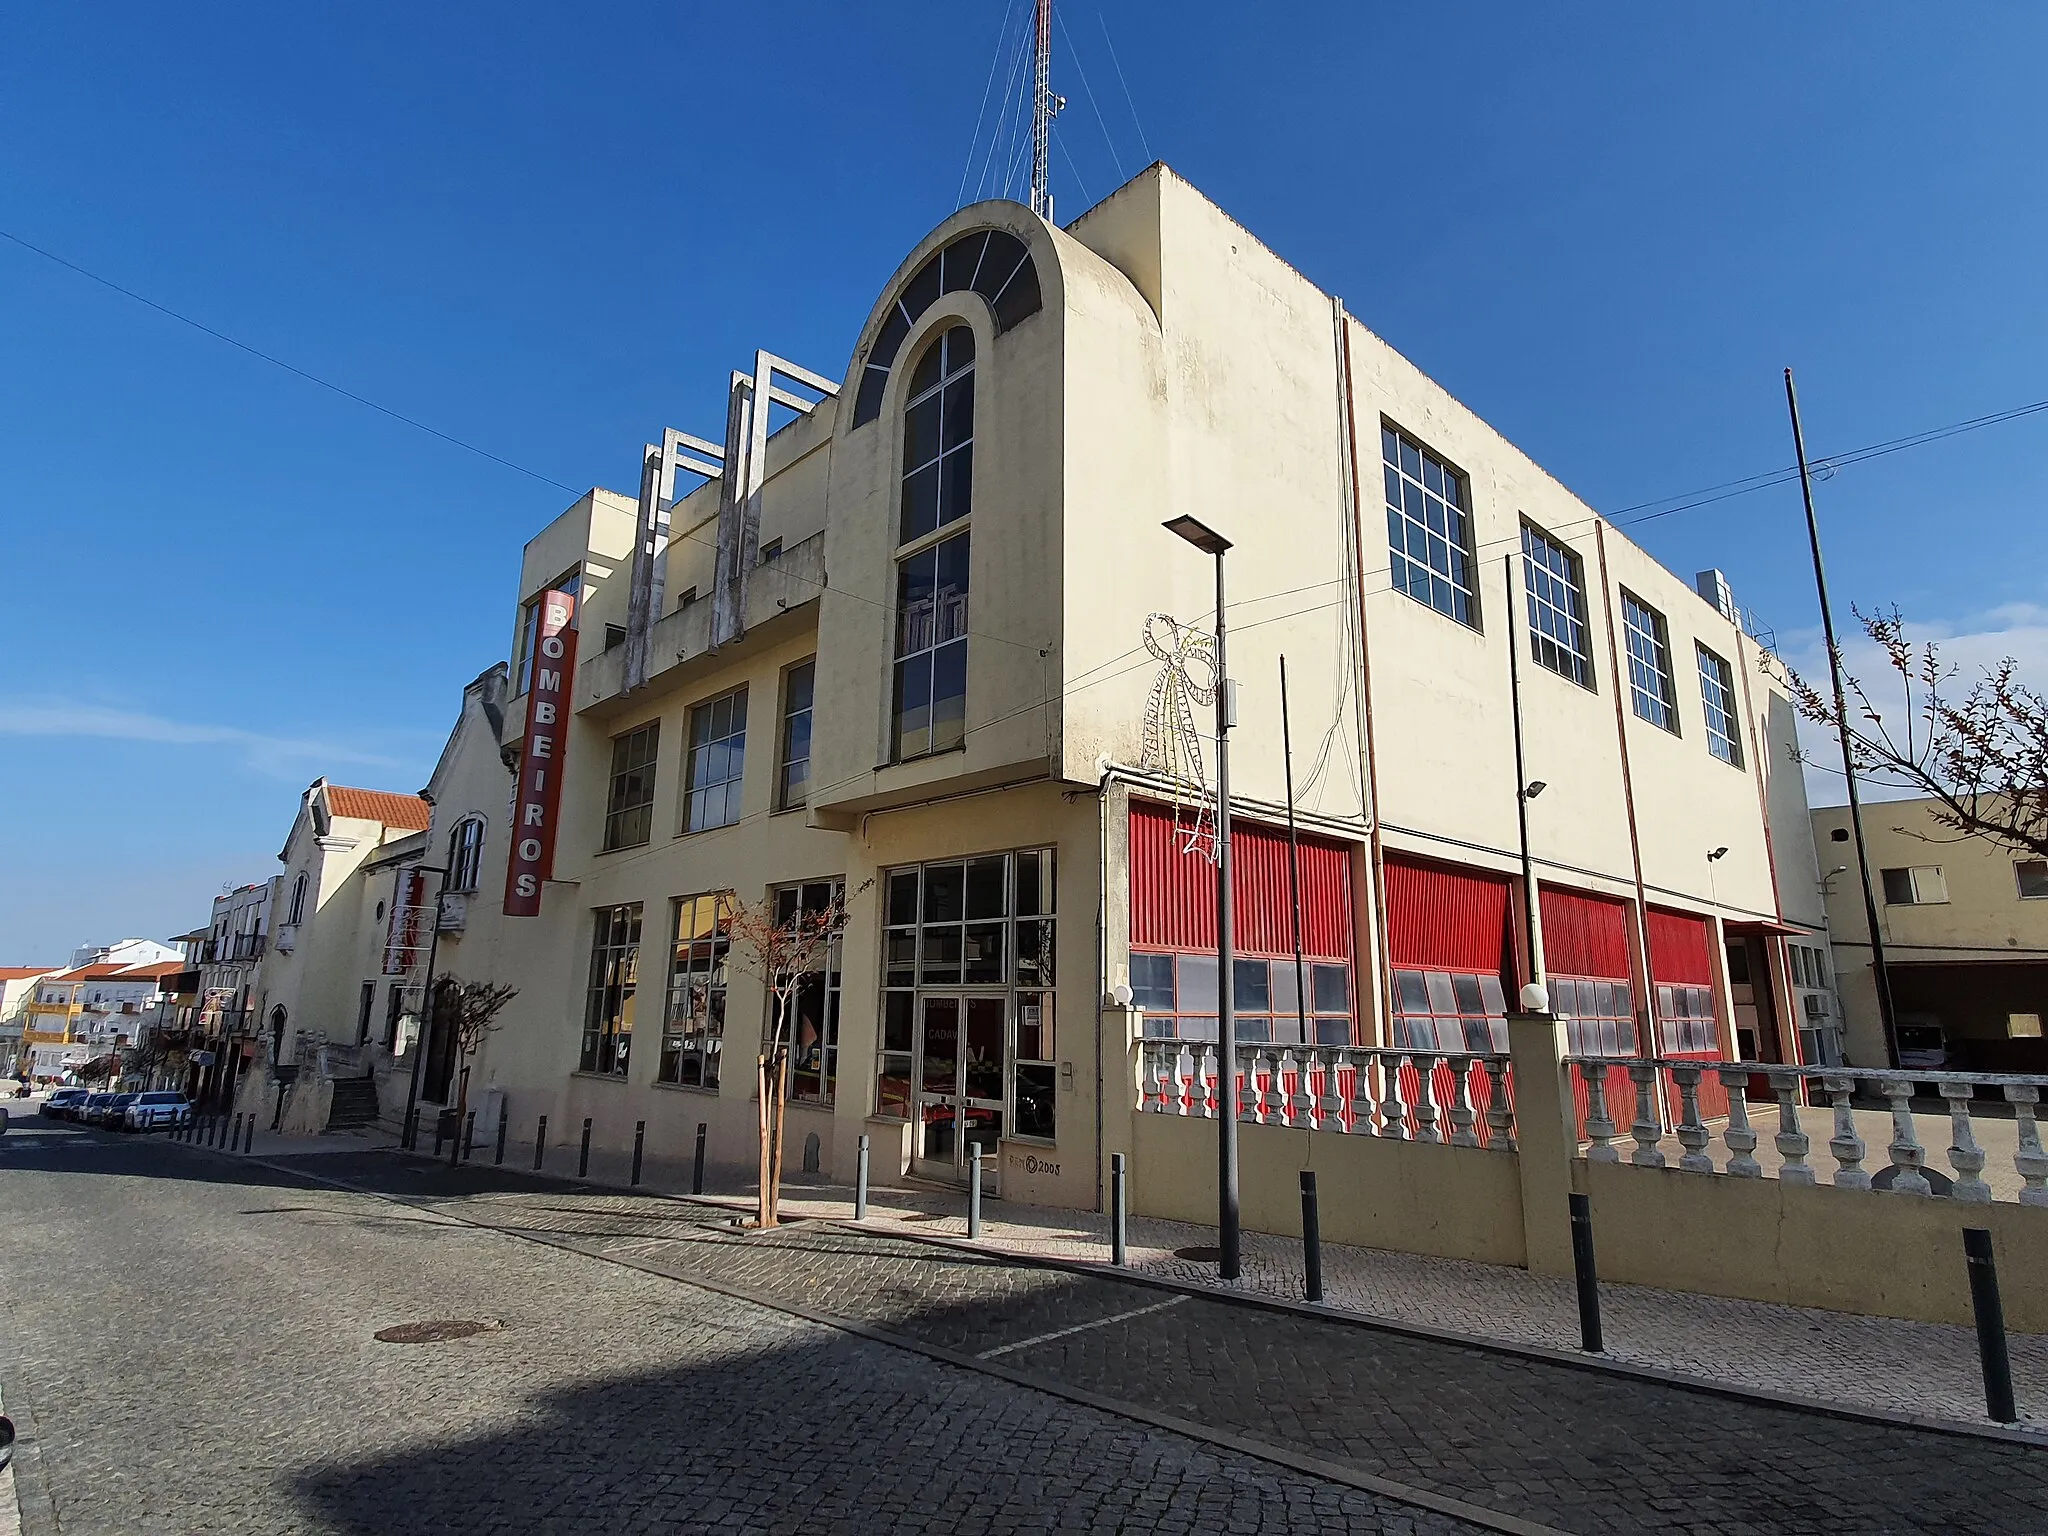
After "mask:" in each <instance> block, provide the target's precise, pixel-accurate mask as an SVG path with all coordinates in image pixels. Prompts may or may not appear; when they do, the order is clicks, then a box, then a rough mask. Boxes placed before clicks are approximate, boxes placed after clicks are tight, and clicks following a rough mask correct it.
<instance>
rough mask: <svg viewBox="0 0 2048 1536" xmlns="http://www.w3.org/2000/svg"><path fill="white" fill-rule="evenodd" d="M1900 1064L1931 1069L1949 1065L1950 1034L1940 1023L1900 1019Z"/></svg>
mask: <svg viewBox="0 0 2048 1536" xmlns="http://www.w3.org/2000/svg"><path fill="white" fill-rule="evenodd" d="M1899 1065H1900V1066H1901V1067H1903V1068H1906V1069H1907V1070H1909V1071H1910V1070H1913V1069H1915V1068H1918V1069H1919V1070H1921V1071H1923V1072H1924V1071H1929V1070H1931V1069H1934V1068H1939V1067H1945V1066H1947V1065H1948V1035H1947V1033H1946V1032H1945V1031H1944V1030H1943V1029H1942V1027H1941V1026H1940V1025H1939V1024H1935V1023H1909V1022H1908V1021H1906V1020H1904V1019H1901V1020H1900V1021H1899Z"/></svg>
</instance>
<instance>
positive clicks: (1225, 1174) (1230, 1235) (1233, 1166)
mask: <svg viewBox="0 0 2048 1536" xmlns="http://www.w3.org/2000/svg"><path fill="white" fill-rule="evenodd" d="M1165 526H1166V530H1167V532H1169V533H1172V534H1174V535H1176V536H1178V537H1179V538H1183V539H1185V540H1187V542H1188V543H1190V544H1192V545H1194V546H1195V548H1197V549H1199V550H1200V551H1201V552H1202V553H1203V554H1205V555H1212V556H1214V557H1215V560H1216V1055H1217V1062H1218V1071H1217V1077H1218V1079H1219V1081H1218V1084H1217V1087H1218V1090H1219V1097H1220V1099H1221V1101H1222V1102H1221V1103H1220V1104H1219V1105H1218V1106H1217V1107H1218V1109H1219V1111H1220V1113H1219V1114H1218V1115H1217V1119H1216V1238H1217V1242H1216V1248H1217V1261H1216V1273H1217V1275H1218V1276H1219V1277H1220V1278H1222V1279H1224V1280H1235V1279H1236V1278H1237V1276H1238V1269H1239V1264H1240V1251H1241V1248H1242V1242H1241V1239H1240V1234H1239V1225H1238V1199H1237V1015H1236V1011H1235V1003H1236V999H1235V997H1234V996H1233V995H1232V993H1233V989H1232V985H1231V983H1232V980H1233V978H1232V976H1231V966H1232V961H1233V958H1234V957H1233V953H1232V950H1233V945H1234V939H1235V935H1234V933H1233V932H1232V927H1233V923H1234V920H1235V918H1236V903H1235V900H1234V898H1233V894H1232V891H1231V888H1230V728H1231V726H1232V725H1234V724H1236V716H1237V698H1236V694H1235V691H1234V689H1233V687H1232V684H1231V682H1230V669H1229V665H1228V662H1227V659H1226V656H1225V652H1224V619H1223V613H1224V608H1223V556H1224V555H1225V553H1227V552H1228V551H1229V549H1230V540H1228V539H1226V538H1224V537H1223V535H1222V534H1220V533H1218V532H1216V530H1215V529H1213V528H1210V527H1209V526H1207V525H1206V524H1204V523H1202V522H1200V521H1198V520H1196V519H1195V518H1192V517H1176V518H1174V519H1172V520H1171V521H1169V522H1168V523H1167V524H1166V525H1165Z"/></svg>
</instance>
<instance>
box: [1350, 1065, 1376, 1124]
mask: <svg viewBox="0 0 2048 1536" xmlns="http://www.w3.org/2000/svg"><path fill="white" fill-rule="evenodd" d="M1379 1059H1380V1053H1379V1052H1378V1051H1374V1050H1362V1051H1360V1052H1358V1053H1357V1054H1356V1055H1355V1056H1353V1057H1352V1058H1351V1064H1352V1066H1353V1067H1354V1068H1355V1070H1354V1071H1353V1072H1352V1074H1351V1132H1352V1134H1353V1135H1354V1136H1371V1135H1374V1134H1376V1133H1377V1132H1376V1127H1375V1125H1374V1123H1373V1111H1374V1108H1375V1105H1374V1102H1373V1093H1374V1091H1375V1090H1374V1089H1373V1085H1372V1075H1373V1073H1374V1072H1376V1071H1378V1070H1379Z"/></svg>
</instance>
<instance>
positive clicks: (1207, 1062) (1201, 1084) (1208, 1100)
mask: <svg viewBox="0 0 2048 1536" xmlns="http://www.w3.org/2000/svg"><path fill="white" fill-rule="evenodd" d="M1192 1055H1193V1057H1194V1068H1195V1080H1194V1083H1193V1084H1192V1085H1191V1092H1192V1094H1193V1102H1192V1106H1191V1107H1192V1108H1193V1109H1194V1112H1195V1116H1196V1118H1197V1119H1201V1120H1212V1119H1214V1118H1215V1116H1216V1105H1217V1103H1218V1102H1219V1101H1218V1100H1217V1099H1215V1098H1214V1097H1212V1093H1213V1087H1214V1083H1215V1071H1216V1047H1215V1046H1214V1045H1211V1044H1209V1043H1208V1042H1206V1041H1205V1042H1203V1043H1202V1044H1200V1045H1198V1046H1196V1047H1195V1049H1194V1051H1193V1052H1192Z"/></svg>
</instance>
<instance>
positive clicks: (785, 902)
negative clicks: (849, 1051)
mask: <svg viewBox="0 0 2048 1536" xmlns="http://www.w3.org/2000/svg"><path fill="white" fill-rule="evenodd" d="M845 899H846V879H845V877H844V876H842V875H834V876H832V877H831V878H829V879H824V880H795V881H790V882H788V883H786V884H783V885H775V886H770V887H769V889H768V900H769V902H770V903H771V904H772V906H773V910H774V916H775V922H776V924H777V925H778V926H780V925H781V924H783V923H786V922H788V921H789V920H790V919H791V918H792V917H794V916H795V915H796V913H797V911H798V910H799V909H802V910H805V911H813V912H818V911H823V910H825V907H826V906H827V905H829V904H831V903H833V902H844V901H845ZM812 977H817V978H818V997H819V1003H820V1006H819V1009H818V1016H819V1019H818V1038H817V1041H816V1042H815V1044H816V1050H817V1058H816V1062H815V1065H814V1066H812V1067H811V1068H810V1069H809V1077H810V1081H811V1083H812V1087H811V1088H810V1089H809V1091H806V1090H805V1088H804V1087H803V1083H804V1076H805V1072H806V1068H805V1066H804V1063H803V1060H802V1058H801V1057H800V1055H799V1051H800V1049H801V1042H800V1041H798V1040H797V1039H796V1038H795V1036H794V1032H792V1035H791V1038H790V1040H789V1056H788V1069H787V1070H788V1073H789V1097H790V1100H791V1102H793V1103H797V1104H812V1105H817V1106H820V1107H824V1108H830V1107H831V1106H832V1105H834V1104H835V1103H836V1102H837V1097H838V1082H839V1033H840V1022H841V1019H842V1017H843V1014H844V1009H845V981H846V934H845V930H844V929H843V928H842V929H841V931H840V932H839V933H837V934H835V935H833V937H832V939H831V941H830V943H829V944H827V946H826V952H825V967H824V969H823V970H820V971H806V972H804V974H803V977H802V978H801V980H799V982H798V983H797V991H796V993H795V999H794V1000H795V1001H796V1003H797V1005H798V1006H799V1007H801V1002H802V999H803V998H804V996H805V995H806V993H807V992H808V991H809V989H810V985H811V978H812ZM762 991H763V993H764V998H763V1001H762V1005H761V1042H762V1046H763V1049H766V1047H767V1044H768V1040H769V1035H770V1032H771V1031H772V1030H773V1029H774V1027H775V999H774V997H773V996H772V995H765V994H767V984H766V983H765V982H764V983H763V984H762Z"/></svg>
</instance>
